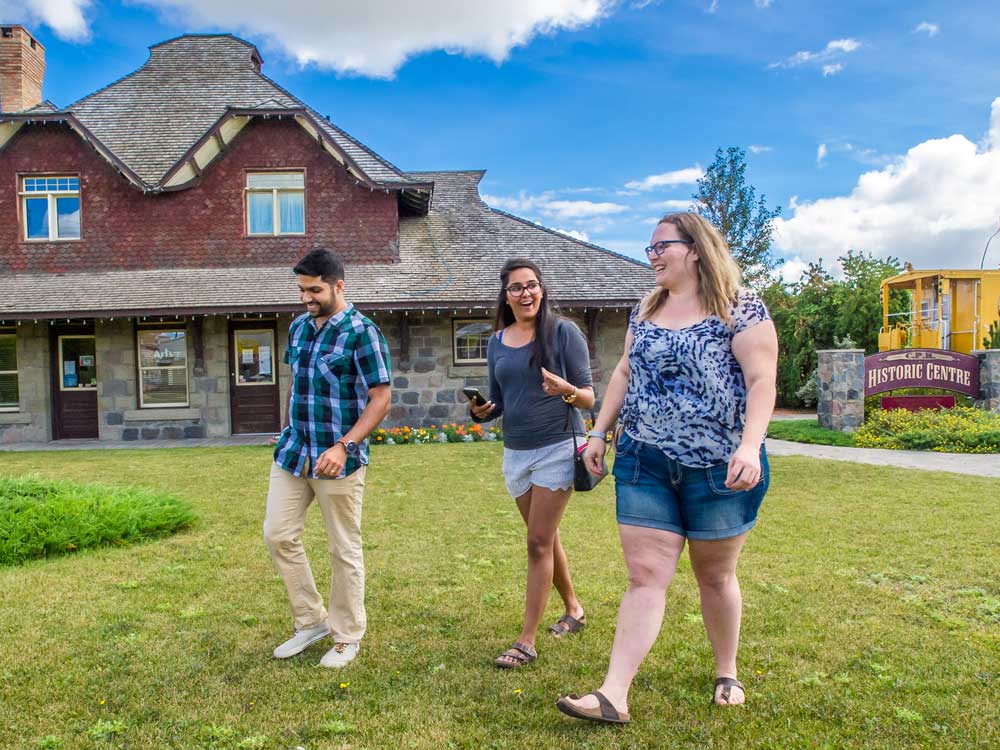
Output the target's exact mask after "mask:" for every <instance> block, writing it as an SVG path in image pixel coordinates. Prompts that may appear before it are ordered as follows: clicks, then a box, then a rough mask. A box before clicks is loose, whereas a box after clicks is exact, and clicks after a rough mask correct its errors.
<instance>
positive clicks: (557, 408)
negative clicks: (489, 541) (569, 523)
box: [470, 258, 594, 669]
mask: <svg viewBox="0 0 1000 750" xmlns="http://www.w3.org/2000/svg"><path fill="white" fill-rule="evenodd" d="M495 328H496V334H495V335H493V336H491V337H490V342H489V346H488V347H487V355H486V356H487V362H488V368H489V381H490V398H489V401H486V402H485V403H483V404H480V405H478V406H477V405H476V403H475V402H472V403H470V409H471V410H472V417H473V419H474V420H475V421H477V422H485V421H488V420H491V419H496V418H497V417H499V416H501V415H503V444H504V454H503V475H504V480H505V482H506V484H507V490H508V492H510V494H511V496H512V497H513V498H514V500H515V502H516V503H517V509H518V511H520V513H521V517H522V518H523V519H524V523H525V525H526V526H527V528H528V583H527V593H526V595H525V605H524V623H523V625H522V627H521V633H520V635H518V637H517V639H516V640H515V641H514V645H512V646H511V647H510V648H509V649H507V650H506V651H504V652H503V653H502V654H501V655H500V656H499V657H497V659H496V665H497V667H499V668H500V669H514V668H517V667H522V666H524V665H525V664H529V663H530V662H532V661H534V660H535V658H536V657H537V653H536V651H535V638H536V634H537V631H538V626H539V623H540V622H541V619H542V615H543V614H544V612H545V605H546V604H547V602H548V599H549V592H550V591H551V589H552V585H553V584H555V587H556V590H557V591H558V592H559V595H560V596H561V597H562V600H563V603H564V604H565V607H566V610H565V614H563V616H562V617H560V618H559V620H558V621H557V622H556V623H555V624H553V625H552V626H551V627H550V628H549V631H550V632H551V633H552V634H553V635H554V636H556V637H561V636H564V635H568V634H570V633H576V632H578V631H579V630H581V629H582V628H583V627H584V625H585V624H586V618H585V616H584V614H583V608H582V607H581V606H580V602H579V601H577V598H576V593H575V592H574V591H573V583H572V581H571V580H570V576H569V566H568V565H567V562H566V553H565V552H564V551H563V548H562V545H561V544H560V543H559V521H560V519H561V518H562V515H563V511H564V510H565V509H566V503H567V502H568V501H569V497H570V495H571V494H572V492H573V459H574V456H573V432H574V430H575V431H576V434H578V435H580V436H581V437H582V436H583V431H584V427H583V421H582V419H581V418H580V414H579V412H578V411H577V410H576V409H572V408H570V406H576V407H579V408H581V409H590V408H593V405H594V389H593V386H592V380H591V374H590V357H589V354H588V351H587V342H586V340H585V339H584V337H583V334H582V333H580V330H579V329H578V328H577V327H576V326H575V325H573V323H571V322H570V321H568V320H566V319H565V318H563V317H561V316H559V315H558V314H557V313H556V311H555V308H554V305H553V304H552V301H551V300H550V298H549V294H548V292H547V290H546V289H545V285H544V283H543V281H542V274H541V271H540V270H539V269H538V266H536V265H535V264H534V263H532V262H531V261H530V260H525V259H520V258H517V259H513V260H510V261H508V262H507V264H506V265H504V267H503V269H502V270H501V272H500V292H499V294H498V295H497V308H496V325H495ZM570 420H572V423H571V421H570Z"/></svg>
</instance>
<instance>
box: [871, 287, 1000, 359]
mask: <svg viewBox="0 0 1000 750" xmlns="http://www.w3.org/2000/svg"><path fill="white" fill-rule="evenodd" d="M897 290H898V291H906V292H909V309H908V310H907V311H906V312H897V313H890V311H889V301H890V294H891V293H892V292H893V291H897ZM998 321H1000V270H996V271H962V270H935V271H912V270H908V271H907V272H906V273H901V274H899V275H898V276H893V277H892V278H889V279H886V280H885V281H883V282H882V330H881V331H879V335H878V348H879V351H881V352H885V351H890V350H894V349H908V348H916V349H948V350H950V351H953V352H961V353H963V354H970V353H971V352H973V351H974V350H977V349H983V348H985V347H984V346H983V339H985V338H987V337H988V336H989V335H990V325H991V324H994V323H997V324H998V325H1000V322H998Z"/></svg>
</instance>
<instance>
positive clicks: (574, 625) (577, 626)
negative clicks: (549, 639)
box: [549, 614, 587, 638]
mask: <svg viewBox="0 0 1000 750" xmlns="http://www.w3.org/2000/svg"><path fill="white" fill-rule="evenodd" d="M560 623H562V624H560ZM564 626H565V627H564ZM586 626H587V615H586V614H582V615H580V618H579V619H577V618H575V617H573V616H572V615H563V616H562V617H560V618H559V619H558V620H556V622H555V624H553V625H549V632H550V633H552V635H554V636H555V637H556V638H562V637H563V636H564V635H570V634H571V633H579V632H580V631H581V630H583V629H584V628H585V627H586Z"/></svg>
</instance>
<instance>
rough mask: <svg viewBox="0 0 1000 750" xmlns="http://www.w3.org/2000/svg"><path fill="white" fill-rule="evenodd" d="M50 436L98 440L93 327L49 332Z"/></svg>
mask: <svg viewBox="0 0 1000 750" xmlns="http://www.w3.org/2000/svg"><path fill="white" fill-rule="evenodd" d="M52 437H53V438H54V439H55V440H71V439H80V438H96V437H98V423H97V347H96V344H95V339H94V329H93V326H81V327H77V328H72V329H62V328H60V329H55V330H53V332H52Z"/></svg>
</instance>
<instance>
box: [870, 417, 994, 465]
mask: <svg viewBox="0 0 1000 750" xmlns="http://www.w3.org/2000/svg"><path fill="white" fill-rule="evenodd" d="M854 444H855V445H857V446H858V447H860V448H895V449H903V450H922V451H928V450H929V451H940V452H943V453H1000V414H991V413H990V412H988V411H983V410H982V409H976V408H972V407H967V406H957V407H955V408H954V409H940V410H936V411H935V410H931V409H925V410H924V411H918V412H910V411H907V410H906V409H893V410H892V411H873V412H872V413H871V414H869V415H868V416H867V418H866V419H865V423H864V424H863V425H862V426H861V428H860V429H859V430H858V431H857V432H856V433H854Z"/></svg>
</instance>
